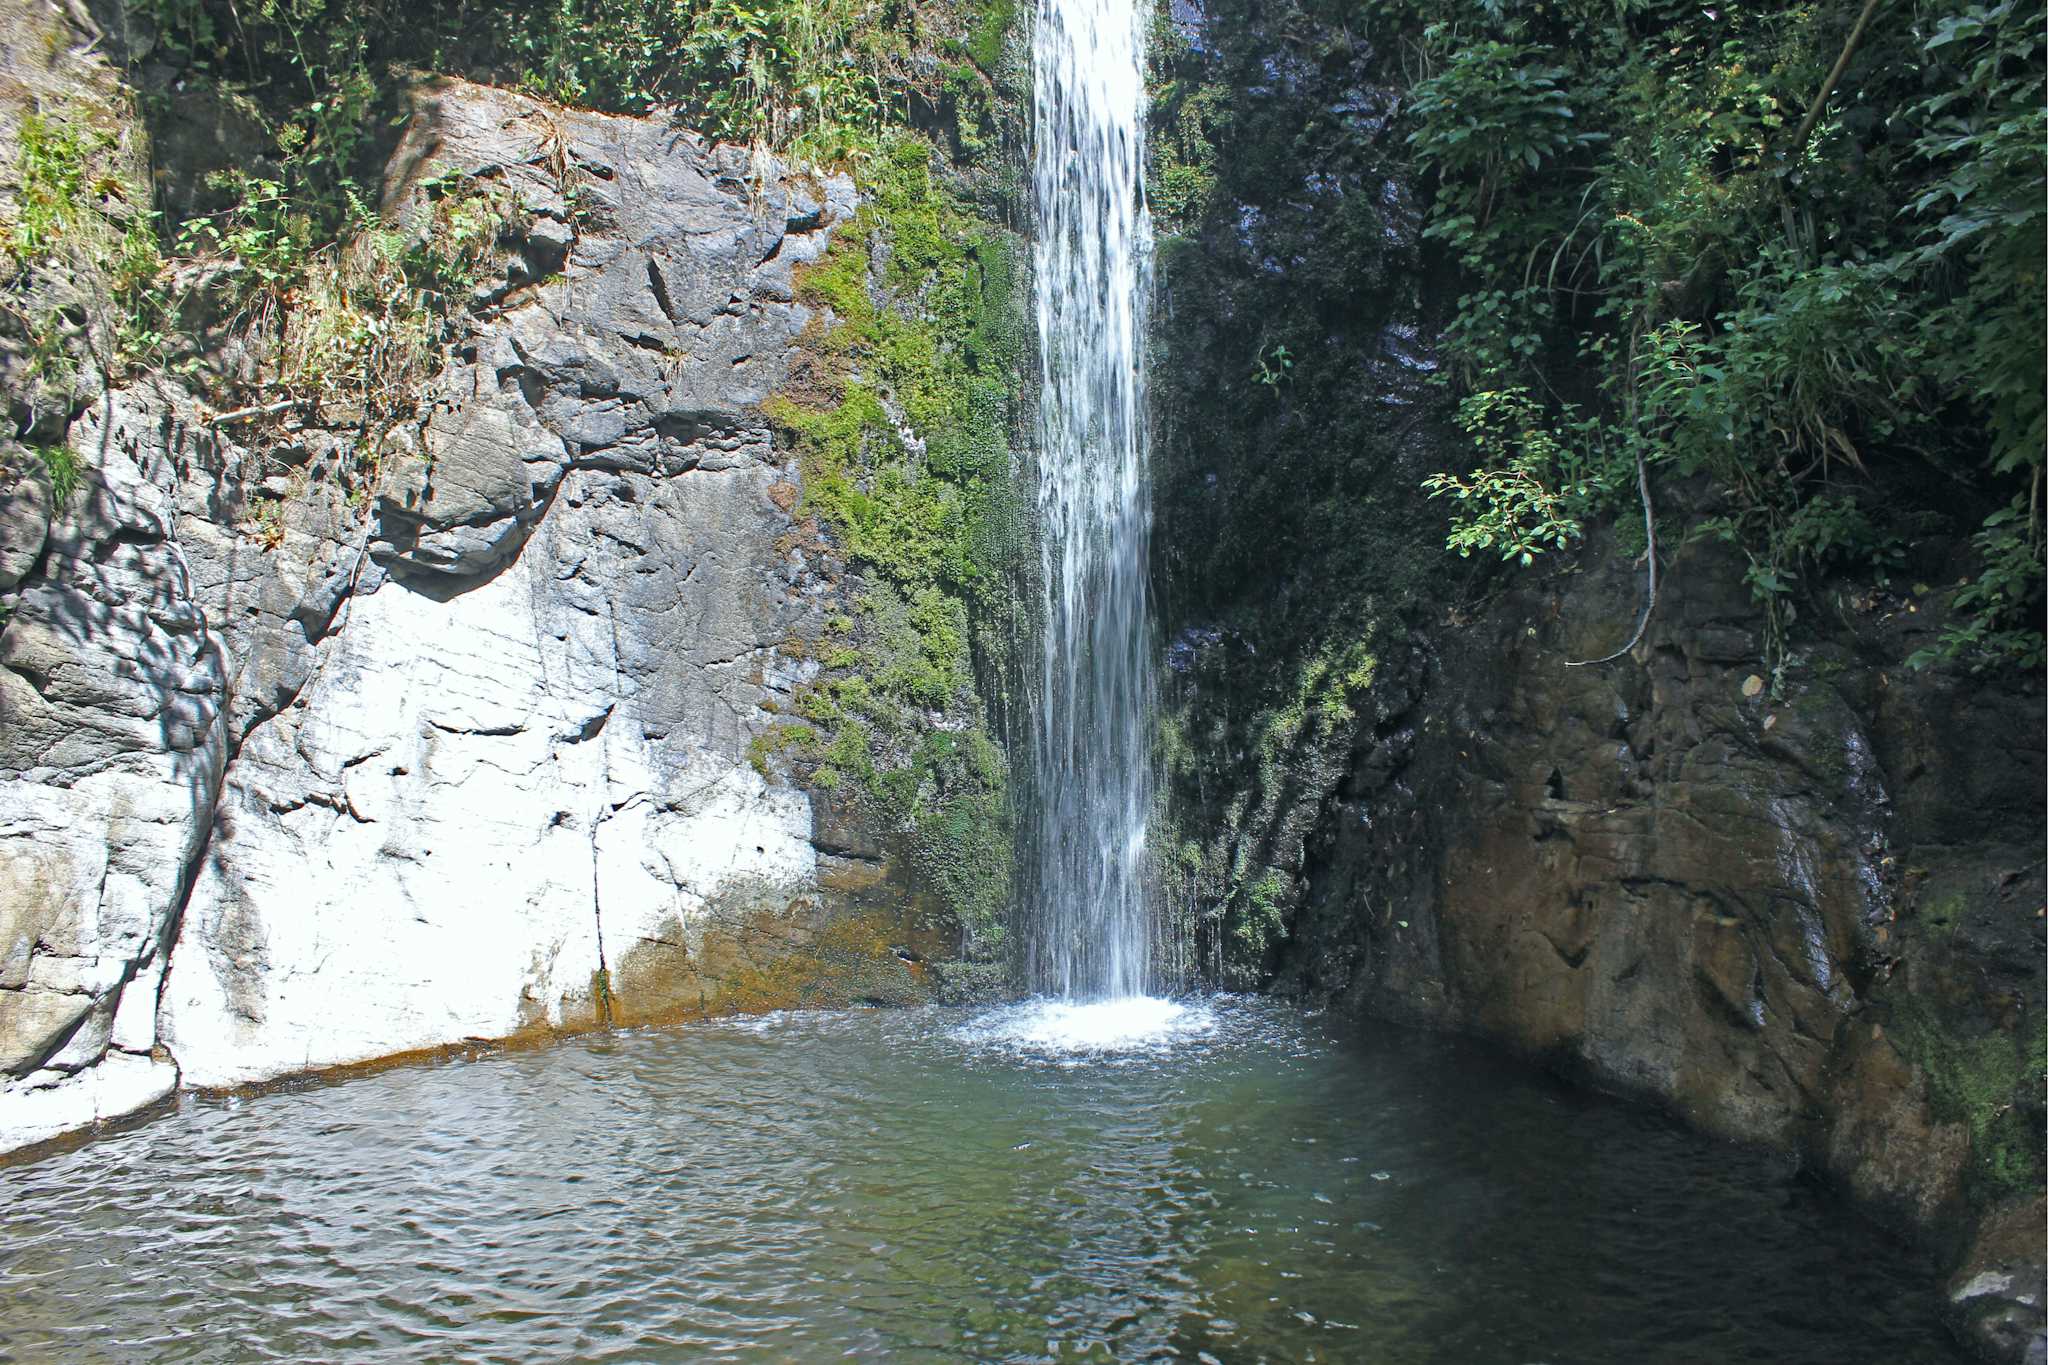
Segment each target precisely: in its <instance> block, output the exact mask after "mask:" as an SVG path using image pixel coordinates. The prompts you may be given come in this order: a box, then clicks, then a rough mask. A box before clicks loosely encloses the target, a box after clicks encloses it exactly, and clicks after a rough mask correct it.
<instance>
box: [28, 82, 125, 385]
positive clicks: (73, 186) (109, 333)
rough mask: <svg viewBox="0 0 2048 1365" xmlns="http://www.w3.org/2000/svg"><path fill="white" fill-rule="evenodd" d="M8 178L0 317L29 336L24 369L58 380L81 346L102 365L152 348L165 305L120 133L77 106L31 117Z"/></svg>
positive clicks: (64, 381)
mask: <svg viewBox="0 0 2048 1365" xmlns="http://www.w3.org/2000/svg"><path fill="white" fill-rule="evenodd" d="M101 117H102V121H103V120H104V116H103V115H102V116H101ZM12 179H13V195H12V202H11V203H9V204H8V205H7V206H6V209H5V212H4V214H0V317H4V318H5V320H6V322H7V323H8V324H9V328H10V330H12V331H13V332H14V333H15V334H16V335H17V336H18V337H20V338H21V339H22V340H23V341H24V342H25V344H26V349H27V351H28V355H29V361H30V363H29V374H30V376H31V377H32V378H35V379H39V380H41V381H43V382H47V383H54V384H56V385H58V386H60V387H62V386H67V385H69V384H70V383H71V382H72V380H73V378H74V372H75V369H76V366H77V363H78V361H79V359H80V353H81V352H85V353H89V354H90V355H91V357H92V359H93V361H94V364H95V367H96V368H97V369H100V370H114V369H119V368H121V367H122V366H125V365H126V364H128V363H132V362H134V361H136V360H139V359H142V358H144V357H146V356H147V355H149V354H150V353H151V351H152V350H153V348H154V345H155V343H156V342H157V341H158V339H159V329H160V326H161V314H162V311H163V306H164V304H163V296H162V292H161V289H160V286H159V279H158V277H159V272H160V267H161V262H160V259H159V256H158V252H157V241H156V232H155V222H154V216H153V215H152V214H150V213H149V212H148V210H147V207H146V205H147V202H148V199H147V193H146V190H144V189H143V188H141V187H139V186H137V185H136V184H134V183H131V179H130V177H129V175H128V174H127V173H126V170H125V168H124V166H123V164H122V160H121V149H120V145H119V141H118V139H117V138H116V137H115V136H114V134H113V133H112V132H110V131H107V130H106V128H104V127H96V126H94V123H93V120H92V116H91V115H90V114H89V112H88V111H86V110H84V109H70V110H66V111H63V112H61V113H59V112H44V113H34V114H30V115H28V116H27V117H25V118H24V119H23V120H22V122H21V128H20V133H19V138H18V141H17V144H16V151H15V162H14V176H13V177H12Z"/></svg>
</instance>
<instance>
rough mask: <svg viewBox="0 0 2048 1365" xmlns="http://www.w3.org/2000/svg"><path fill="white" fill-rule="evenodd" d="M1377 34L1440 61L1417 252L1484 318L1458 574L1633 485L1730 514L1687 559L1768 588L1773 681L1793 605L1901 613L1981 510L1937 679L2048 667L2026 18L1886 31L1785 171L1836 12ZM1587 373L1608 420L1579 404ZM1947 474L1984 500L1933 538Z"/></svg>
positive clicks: (2036, 48) (2039, 184) (1574, 7)
mask: <svg viewBox="0 0 2048 1365" xmlns="http://www.w3.org/2000/svg"><path fill="white" fill-rule="evenodd" d="M1379 8H1380V11H1381V14H1382V16H1386V15H1389V14H1391V16H1392V17H1393V18H1394V20H1395V22H1397V23H1405V24H1406V25H1409V26H1410V31H1411V32H1413V31H1417V30H1419V31H1420V34H1421V38H1420V43H1419V51H1420V53H1421V57H1422V60H1423V63H1424V67H1425V71H1424V75H1423V78H1422V79H1421V80H1420V81H1419V82H1418V83H1417V85H1416V87H1415V90H1414V92H1413V97H1412V98H1411V100H1410V101H1409V105H1408V114H1409V116H1410V118H1411V119H1412V120H1413V125H1414V126H1413V128H1412V129H1411V131H1410V133H1409V135H1408V141H1409V142H1410V144H1411V145H1413V146H1414V147H1415V149H1416V150H1417V152H1418V154H1419V156H1420V157H1421V159H1422V161H1423V163H1424V165H1425V166H1426V167H1427V168H1429V169H1430V170H1431V171H1433V172H1434V173H1435V176H1436V179H1437V190H1436V198H1435V203H1434V205H1433V207H1432V210H1431V214H1430V222H1429V226H1428V228H1427V230H1426V231H1427V234H1428V235H1429V236H1431V237H1433V238H1435V239H1437V240H1440V241H1442V242H1443V243H1445V244H1446V246H1447V247H1449V248H1450V250H1451V251H1452V253H1453V254H1454V256H1455V258H1456V259H1457V261H1458V263H1459V264H1460V266H1461V267H1462V269H1463V270H1464V271H1465V272H1466V273H1467V275H1468V277H1469V278H1470V279H1471V280H1472V281H1473V284H1474V286H1475V287H1473V288H1471V289H1469V290H1468V292H1467V293H1466V294H1465V296H1464V297H1463V298H1461V299H1460V301H1459V304H1458V309H1457V314H1456V316H1455V317H1454V319H1453V320H1452V322H1451V323H1450V325H1449V327H1448V328H1447V330H1446V349H1447V352H1448V358H1449V360H1450V362H1451V364H1450V367H1449V368H1450V370H1451V371H1452V373H1453V374H1454V376H1455V379H1456V382H1457V383H1458V385H1459V387H1460V388H1461V389H1463V390H1464V391H1465V392H1466V393H1467V394H1468V395H1470V397H1468V399H1467V403H1466V407H1465V408H1464V410H1463V411H1462V414H1461V415H1462V417H1463V418H1464V421H1463V425H1464V426H1465V428H1466V430H1467V431H1468V433H1469V434H1471V435H1472V436H1473V438H1474V444H1475V446H1477V447H1478V448H1479V453H1480V455H1481V458H1482V462H1483V463H1482V467H1481V468H1480V469H1479V470H1477V471H1475V472H1474V473H1472V474H1471V475H1468V476H1465V477H1462V478H1459V477H1452V476H1450V475H1438V476H1436V477H1434V478H1432V479H1431V480H1430V482H1429V487H1430V489H1431V491H1432V492H1434V493H1438V494H1447V495H1451V496H1453V497H1454V498H1455V499H1456V503H1457V507H1456V518H1455V520H1454V525H1453V530H1452V534H1451V537H1450V541H1451V545H1452V547H1453V548H1455V549H1458V550H1460V551H1461V552H1464V553H1469V552H1470V551H1471V550H1472V549H1474V548H1479V547H1487V548H1501V549H1503V551H1504V552H1505V553H1506V555H1507V557H1510V558H1514V559H1517V560H1519V561H1521V562H1525V563H1526V562H1531V561H1532V560H1533V557H1534V550H1535V549H1536V548H1537V547H1539V546H1543V545H1550V546H1557V545H1562V544H1563V543H1565V542H1566V541H1567V540H1568V539H1569V538H1570V537H1571V535H1572V534H1574V533H1575V531H1576V525H1575V523H1583V521H1584V519H1585V518H1587V517H1589V516H1602V515H1610V514H1612V513H1613V512H1614V511H1616V510H1617V509H1619V508H1620V507H1622V506H1623V505H1624V504H1625V503H1626V502H1628V501H1629V494H1630V493H1631V492H1632V490H1633V485H1634V472H1635V468H1636V464H1637V461H1638V459H1640V460H1642V461H1643V462H1644V463H1646V464H1647V465H1648V466H1649V468H1650V469H1651V471H1652V472H1653V474H1657V473H1659V472H1668V473H1670V474H1674V475H1677V476H1679V477H1682V478H1687V479H1694V480H1699V481H1703V483H1704V485H1705V487H1706V488H1707V489H1708V490H1710V496H1711V498H1712V499H1714V500H1717V501H1718V502H1719V504H1720V505H1719V507H1718V508H1710V509H1709V510H1708V512H1707V514H1706V515H1705V516H1704V517H1703V518H1702V520H1701V522H1700V523H1699V524H1697V525H1696V526H1695V527H1694V528H1693V529H1694V530H1696V531H1704V532H1706V533H1710V534H1716V535H1721V536H1723V537H1725V538H1727V539H1729V540H1731V541H1733V542H1734V543H1735V544H1737V545H1738V547H1739V548H1740V549H1741V550H1742V552H1743V553H1744V554H1745V555H1746V556H1747V557H1748V558H1749V560H1750V562H1751V564H1752V566H1753V568H1752V572H1751V575H1750V578H1751V583H1752V586H1753V588H1754V590H1755V592H1756V595H1757V598H1758V601H1759V602H1760V604H1762V605H1763V606H1764V607H1765V608H1766V609H1767V612H1768V613H1769V614H1770V616H1771V619H1772V621H1773V629H1772V631H1771V632H1769V638H1771V639H1772V640H1773V641H1774V642H1775V644H1776V646H1777V647H1778V648H1780V649H1782V647H1783V638H1784V636H1783V630H1782V626H1783V625H1784V624H1785V623H1786V622H1787V621H1789V620H1790V616H1791V611H1792V602H1793V600H1794V599H1795V598H1796V597H1797V596H1798V588H1797V585H1798V584H1799V583H1800V582H1801V580H1802V573H1803V572H1804V571H1808V570H1811V569H1813V568H1815V567H1818V566H1821V565H1829V566H1832V568H1833V569H1835V570H1843V571H1855V572H1859V573H1870V574H1874V575H1875V576H1877V577H1879V578H1880V579H1881V578H1882V577H1883V575H1884V574H1886V573H1887V572H1889V571H1890V569H1891V568H1892V567H1894V566H1895V565H1896V564H1897V562H1898V560H1899V558H1900V548H1901V545H1902V544H1903V543H1904V541H1905V540H1906V538H1907V537H1908V536H1909V535H1910V534H1913V533H1916V532H1920V531H1922V530H1924V529H1925V521H1924V518H1921V517H1919V516H1918V513H1919V512H1921V511H1923V510H1925V511H1930V512H1933V513H1936V514H1938V518H1940V519H1951V520H1952V519H1953V518H1954V517H1955V514H1956V513H1957V512H1958V511H1959V510H1960V511H1962V512H1963V515H1964V516H1965V517H1966V518H1967V517H1975V518H1982V521H1981V523H1980V524H1979V525H1978V526H1977V529H1976V533H1975V536H1974V539H1975V543H1976V546H1977V549H1978V553H1979V556H1980V563H1981V568H1980V570H1979V573H1978V576H1977V577H1976V578H1975V579H1973V580H1972V581H1971V582H1970V583H1968V584H1966V585H1964V586H1963V587H1961V588H1959V589H1958V590H1957V591H1956V592H1955V593H1954V596H1953V601H1952V606H1953V608H1954V616H1955V621H1954V624H1953V625H1952V626H1951V628H1950V629H1949V631H1948V633H1947V635H1946V636H1945V638H1944V639H1943V641H1942V642H1941V644H1940V645H1938V646H1937V647H1936V648H1934V649H1932V650H1930V651H1925V652H1923V654H1922V655H1920V656H1916V661H1918V662H1922V663H1925V662H1929V661H1932V660H1934V659H1937V658H1955V657H1960V658H1966V659H1968V660H1969V661H1971V662H1972V664H1973V666H1976V667H1985V666H1990V665H1993V664H1998V663H2006V662H2019V663H2022V664H2027V665H2029V666H2038V663H2039V659H2040V653H2041V649H2040V618H2041V607H2042V572H2041V567H2042V549H2043V534H2042V530H2043V527H2042V521H2043V518H2042V511H2043V506H2042V488H2041V483H2042V474H2041V471H2042V459H2043V444H2044V436H2048V433H2044V427H2043V397H2042V385H2041V374H2042V372H2043V365H2044V362H2043V341H2042V338H2043V335H2044V333H2048V312H2044V306H2043V282H2044V277H2048V271H2044V267H2043V238H2044V232H2048V198H2044V180H2043V171H2042V158H2041V148H2042V146H2043V145H2044V142H2048V115H2044V113H2043V99H2042V94H2043V72H2044V55H2043V44H2042V25H2041V11H2040V7H2039V4H2038V3H2022V0H2001V2H2000V3H1993V4H1956V3H1953V0H1951V3H1948V4H1944V5H1940V6H1936V7H1934V8H1932V9H1922V10H1919V11H1910V10H1909V11H1900V12H1887V13H1885V14H1882V15H1880V16H1879V18H1878V20H1877V21H1876V22H1875V23H1874V25H1873V26H1872V28H1871V30H1870V32H1869V34H1868V35H1867V36H1866V37H1865V38H1864V40H1863V41H1862V43H1861V45H1860V46H1859V47H1858V48H1857V49H1856V51H1855V52H1854V53H1853V54H1852V59H1851V60H1850V61H1849V63H1848V65H1847V67H1846V68H1845V73H1844V75H1843V78H1842V80H1841V81H1840V83H1839V84H1838V85H1836V86H1835V87H1834V89H1833V91H1832V93H1831V94H1830V95H1829V97H1828V99H1827V102H1826V103H1825V105H1824V106H1823V107H1822V110H1821V113H1822V117H1821V118H1820V119H1819V120H1818V123H1817V125H1816V127H1815V129H1814V131H1813V134H1812V136H1811V137H1810V138H1808V140H1807V142H1806V144H1805V145H1803V146H1797V147H1795V146H1792V145H1790V144H1791V140H1792V138H1793V137H1794V135H1795V133H1796V131H1797V129H1798V127H1799V125H1800V123H1801V121H1802V118H1803V115H1804V113H1805V111H1806V109H1807V108H1808V106H1809V105H1810V104H1811V103H1812V101H1813V100H1814V98H1815V97H1816V96H1817V95H1818V94H1819V93H1820V91H1821V87H1822V83H1823V79H1824V77H1825V75H1826V73H1827V71H1828V70H1829V68H1830V67H1831V66H1832V65H1833V62H1834V59H1835V57H1836V56H1837V55H1838V54H1839V53H1840V52H1841V50H1842V48H1843V45H1844V42H1845V39H1846V36H1847V28H1848V21H1849V18H1850V17H1851V15H1850V12H1849V11H1847V10H1838V9H1832V8H1824V7H1820V6H1816V5H1811V4H1807V5H1795V6H1790V7H1784V6H1753V5H1747V4H1741V3H1737V4H1733V5H1725V6H1718V7H1715V8H1713V9H1704V10H1703V9H1699V8H1696V7H1687V6H1682V5H1678V4H1675V3H1665V2H1664V0H1629V3H1626V4H1623V5H1621V6H1606V5H1593V4H1591V3H1581V2H1579V0H1574V2H1573V3H1567V4H1564V5H1561V6H1553V7H1545V8H1540V9H1533V10H1532V9H1521V10H1505V9H1502V8H1500V7H1498V6H1494V5H1491V4H1488V3H1486V0H1465V2H1464V3H1460V4H1458V5H1454V6H1452V7H1451V8H1450V9H1449V11H1448V12H1447V11H1446V10H1445V9H1444V8H1443V7H1441V6H1433V7H1429V8H1428V9H1427V10H1426V11H1425V10H1421V9H1417V8H1410V7H1407V6H1404V5H1401V4H1398V3H1397V4H1392V5H1383V6H1381V7H1379ZM1425 21H1427V23H1426V26H1425ZM1567 357H1570V358H1571V359H1567ZM1585 361H1591V362H1592V364H1593V366H1594V369H1595V374H1596V375H1597V377H1598V385H1599V392H1600V402H1599V403H1598V404H1597V405H1596V406H1595V408H1594V409H1593V412H1592V416H1591V417H1588V416H1587V415H1586V414H1585V413H1584V412H1582V411H1580V410H1578V409H1576V408H1575V407H1574V406H1573V404H1572V403H1570V402H1567V401H1566V400H1565V399H1564V398H1562V397H1559V396H1558V395H1560V394H1570V393H1583V392H1584V386H1583V384H1582V383H1580V382H1579V381H1578V378H1577V376H1578V373H1580V372H1581V371H1580V368H1579V367H1580V366H1581V365H1582V364H1583V362H1585ZM1500 395H1516V397H1515V398H1514V400H1513V408H1512V412H1511V413H1509V412H1507V411H1505V410H1497V409H1499V408H1500V404H1501V401H1502V400H1501V398H1500ZM1532 395H1544V396H1543V397H1542V398H1541V399H1538V398H1535V397H1533V396H1532ZM1473 399H1478V400H1480V402H1481V405H1480V407H1478V408H1477V409H1474V408H1473V407H1472V400H1473ZM1509 418H1511V420H1507V419H1509ZM1589 423H1591V424H1592V425H1590V426H1589V425H1588V424H1589ZM1546 425H1547V426H1548V427H1549V428H1550V430H1551V435H1550V437H1549V438H1548V439H1544V438H1542V437H1540V436H1539V435H1537V434H1536V429H1537V428H1540V427H1543V426H1546ZM1510 429H1512V430H1510ZM1929 471H1936V472H1937V473H1938V476H1939V477H1940V478H1943V479H1946V480H1949V481H1952V484H1953V485H1960V486H1961V488H1962V489H1964V490H1966V491H1964V492H1963V493H1962V495H1961V496H1960V497H1958V496H1955V495H1953V494H1947V495H1942V496H1940V497H1938V498H1936V499H1933V500H1931V501H1929V502H1922V503H1920V504H1919V505H1918V506H1916V505H1915V504H1914V502H1913V498H1915V497H1919V498H1926V497H1927V495H1926V494H1924V493H1918V492H1916V491H1915V490H1917V489H1919V488H1920V487H1923V486H1925V485H1926V484H1927V482H1928V480H1927V475H1928V472H1929ZM1899 489H1903V490H1906V491H1907V493H1908V496H1907V497H1906V498H1900V497H1899V496H1897V494H1896V492H1894V491H1892V490H1899ZM1964 525H1965V526H1967V525H1968V522H1967V521H1965V522H1964Z"/></svg>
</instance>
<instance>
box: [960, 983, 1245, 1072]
mask: <svg viewBox="0 0 2048 1365" xmlns="http://www.w3.org/2000/svg"><path fill="white" fill-rule="evenodd" d="M1215 1029H1216V1011H1215V1009H1214V1008H1213V1007H1212V1006H1211V1005H1210V1004H1208V1003H1207V1002H1206V1001H1188V1000H1167V999H1162V998H1161V997H1159V996H1153V995H1127V996H1122V997H1120V998H1118V999H1114V1000H1091V1001H1088V1002H1087V1003H1085V1004H1077V1003H1075V1002H1073V1001H1070V1000H1049V999H1043V998H1040V999H1032V1000H1026V1001H1023V1002H1022V1003H1020V1004H1016V1005H1009V1006H1005V1007H1003V1008H1001V1009H996V1010H991V1011H990V1012H988V1013H987V1014H983V1015H978V1016H976V1018H975V1019H974V1020H973V1021H972V1022H970V1023H967V1024H964V1025H962V1026H961V1027H960V1028H959V1029H957V1030H955V1033H954V1036H955V1037H957V1038H958V1039H960V1040H961V1041H962V1042H964V1043H968V1044H970V1045H973V1046H981V1047H996V1048H999V1049H1003V1050H1007V1051H1013V1052H1018V1053H1026V1054H1037V1055H1040V1056H1047V1057H1053V1058H1059V1059H1067V1058H1072V1059H1074V1060H1077V1061H1085V1060H1088V1059H1090V1058H1094V1057H1100V1056H1103V1055H1106V1054H1115V1053H1150V1052H1157V1051H1163V1050H1164V1049H1166V1048H1169V1047H1172V1046H1173V1045H1174V1044H1175V1043H1178V1042H1183V1041H1185V1040H1188V1039H1192V1038H1201V1037H1206V1036H1207V1035H1209V1034H1211V1033H1213V1032H1215Z"/></svg>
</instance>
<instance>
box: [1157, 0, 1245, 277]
mask: <svg viewBox="0 0 2048 1365" xmlns="http://www.w3.org/2000/svg"><path fill="white" fill-rule="evenodd" d="M1147 57H1148V62H1149V65H1150V68H1151V71H1150V75H1151V82H1150V94H1151V109H1150V112H1149V115H1148V117H1147V120H1146V141H1147V144H1148V148H1149V150H1150V153H1151V164H1150V165H1148V166H1147V167H1146V169H1145V199H1146V203H1147V205H1148V206H1149V207H1150V209H1151V211H1152V222H1153V227H1154V230H1155V231H1157V232H1158V233H1159V234H1160V235H1161V236H1163V237H1172V236H1174V235H1176V234H1180V233H1186V232H1189V231H1191V230H1192V229H1193V228H1194V227H1195V225H1196V224H1197V223H1199V222H1200V221H1201V218H1202V214H1203V212H1204V210H1205V209H1206V208H1207V207H1208V204H1209V199H1210V197H1211V195H1213V194H1214V192H1215V189H1216V143H1215V137H1216V133H1217V130H1218V129H1219V128H1220V127H1221V126H1222V125H1223V123H1224V122H1225V121H1226V119H1227V118H1228V111H1229V108H1230V103H1231V94H1232V92H1231V91H1230V89H1229V87H1228V86H1226V85H1225V84H1223V83H1222V82H1220V81H1215V80H1212V79H1206V78H1205V77H1206V75H1207V73H1206V72H1205V71H1204V70H1203V67H1202V63H1201V61H1200V60H1199V58H1198V56H1197V54H1196V53H1195V52H1194V50H1193V47H1192V45H1191V44H1190V43H1189V41H1188V39H1187V37H1186V36H1185V35H1184V34H1182V32H1181V30H1180V28H1179V26H1178V25H1176V24H1175V23H1174V21H1173V14H1172V7H1171V5H1169V4H1166V3H1164V2H1163V0H1162V3H1159V4H1158V5H1157V6H1156V7H1155V8H1154V11H1153V22H1152V44H1151V51H1150V52H1149V53H1148V54H1147Z"/></svg>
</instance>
